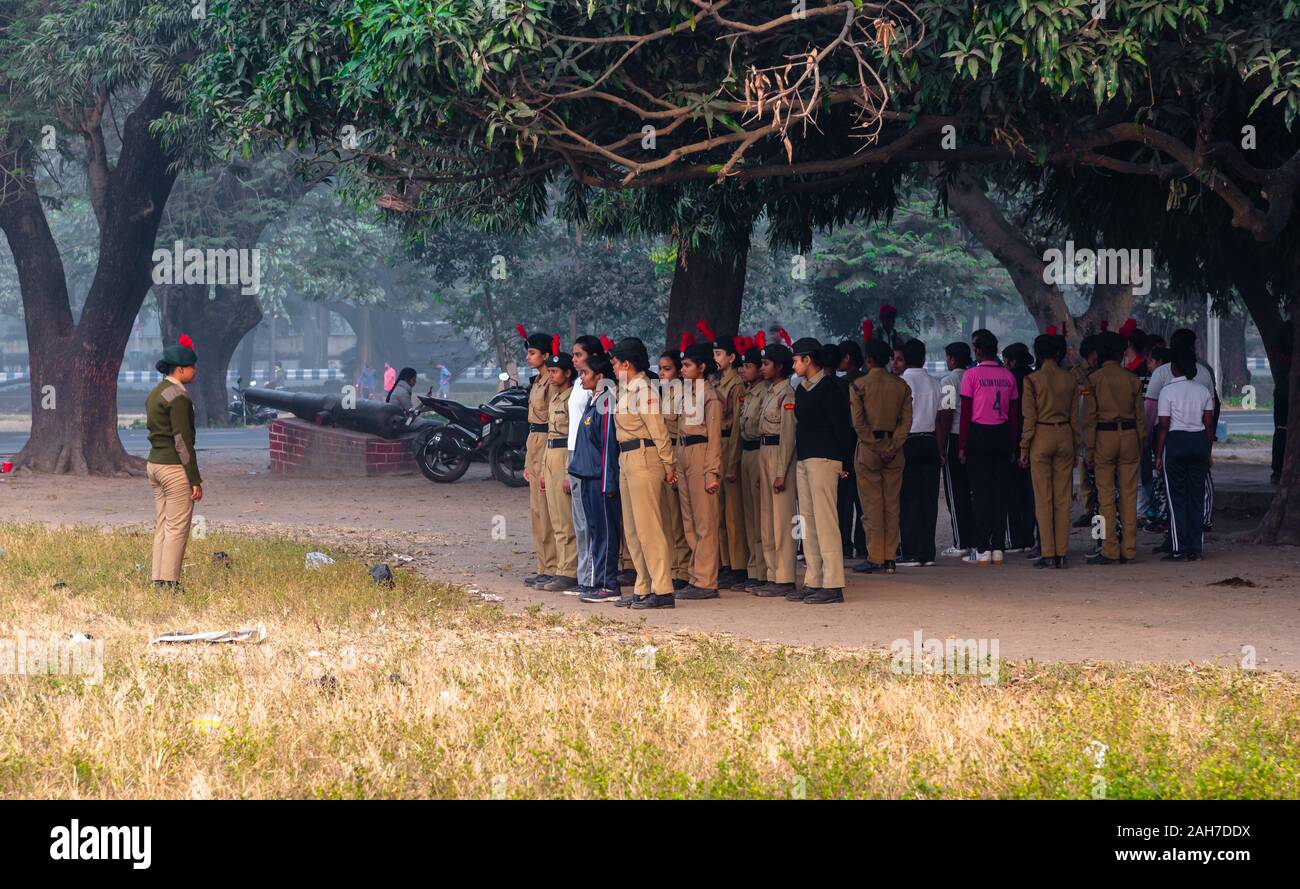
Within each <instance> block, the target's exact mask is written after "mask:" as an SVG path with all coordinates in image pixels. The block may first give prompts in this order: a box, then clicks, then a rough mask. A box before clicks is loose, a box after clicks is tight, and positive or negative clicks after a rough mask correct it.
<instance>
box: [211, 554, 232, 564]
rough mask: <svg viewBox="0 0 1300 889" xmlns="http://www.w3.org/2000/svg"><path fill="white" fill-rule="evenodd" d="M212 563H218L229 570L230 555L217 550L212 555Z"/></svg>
mask: <svg viewBox="0 0 1300 889" xmlns="http://www.w3.org/2000/svg"><path fill="white" fill-rule="evenodd" d="M212 561H214V562H220V563H221V564H222V565H225V566H226V567H227V568H229V567H230V563H231V559H230V554H229V553H227V552H225V551H224V550H218V551H217V552H215V553H213V554H212Z"/></svg>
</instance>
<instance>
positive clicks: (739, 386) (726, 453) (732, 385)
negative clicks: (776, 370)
mask: <svg viewBox="0 0 1300 889" xmlns="http://www.w3.org/2000/svg"><path fill="white" fill-rule="evenodd" d="M744 394H745V381H744V380H742V379H741V378H740V374H738V373H737V372H736V369H735V368H734V367H732V368H728V369H727V372H726V373H724V374H723V375H722V377H721V378H720V379H719V380H718V396H719V398H720V399H721V401H722V431H723V438H722V469H723V472H724V473H725V474H727V475H731V476H739V475H740V424H739V422H738V421H739V420H740V410H741V398H742V397H743V396H744Z"/></svg>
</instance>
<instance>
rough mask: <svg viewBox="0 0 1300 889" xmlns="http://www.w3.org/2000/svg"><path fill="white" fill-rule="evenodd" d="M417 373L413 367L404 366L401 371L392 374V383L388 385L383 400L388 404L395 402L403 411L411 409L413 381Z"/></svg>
mask: <svg viewBox="0 0 1300 889" xmlns="http://www.w3.org/2000/svg"><path fill="white" fill-rule="evenodd" d="M416 379H417V374H416V373H415V368H413V367H404V368H402V371H401V373H396V374H394V375H393V384H392V385H391V386H389V387H388V392H387V394H386V395H385V396H384V401H386V402H388V403H389V404H395V405H397V406H398V407H400V408H401V409H402V410H404V411H409V410H410V409H411V403H412V402H413V401H414V399H415V381H416Z"/></svg>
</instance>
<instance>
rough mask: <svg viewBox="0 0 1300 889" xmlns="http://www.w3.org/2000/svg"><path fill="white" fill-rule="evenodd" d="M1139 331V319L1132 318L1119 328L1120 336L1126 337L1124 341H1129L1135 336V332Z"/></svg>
mask: <svg viewBox="0 0 1300 889" xmlns="http://www.w3.org/2000/svg"><path fill="white" fill-rule="evenodd" d="M1137 329H1138V323H1137V319H1136V318H1130V319H1128V320H1127V321H1125V322H1124V323H1123V324H1121V325H1120V326H1119V334H1120V336H1122V337H1124V339H1128V338H1129V337H1131V336H1133V331H1135V330H1137Z"/></svg>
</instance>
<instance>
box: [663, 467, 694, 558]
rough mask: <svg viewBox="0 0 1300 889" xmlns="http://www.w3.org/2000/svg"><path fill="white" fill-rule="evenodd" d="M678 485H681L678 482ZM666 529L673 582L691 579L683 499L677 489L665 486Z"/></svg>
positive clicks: (689, 548) (689, 550) (689, 552)
mask: <svg viewBox="0 0 1300 889" xmlns="http://www.w3.org/2000/svg"><path fill="white" fill-rule="evenodd" d="M677 484H679V485H680V484H681V481H680V480H678V482H677ZM664 528H666V529H667V530H668V544H669V546H670V547H671V549H672V571H673V580H684V581H687V582H689V581H690V579H691V546H690V544H689V543H687V542H686V529H685V528H683V527H682V498H681V495H680V494H678V493H677V489H676V488H674V487H672V486H671V485H669V484H667V483H665V484H664Z"/></svg>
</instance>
